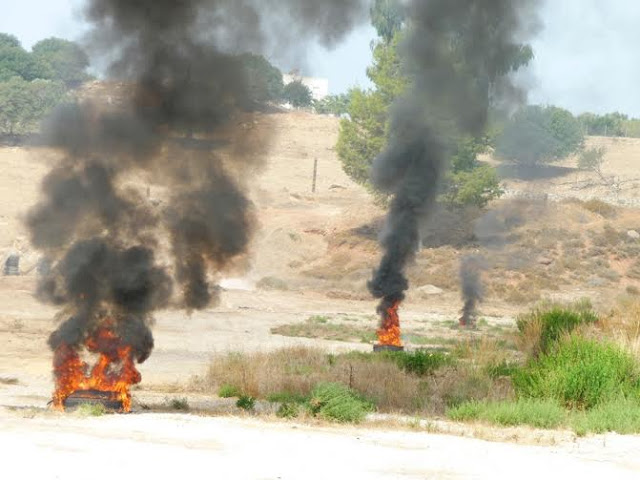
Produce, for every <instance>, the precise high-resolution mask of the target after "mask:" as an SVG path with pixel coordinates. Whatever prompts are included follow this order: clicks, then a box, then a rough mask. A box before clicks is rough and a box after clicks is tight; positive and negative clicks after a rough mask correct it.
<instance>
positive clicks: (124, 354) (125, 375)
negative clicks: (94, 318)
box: [53, 324, 142, 412]
mask: <svg viewBox="0 0 640 480" xmlns="http://www.w3.org/2000/svg"><path fill="white" fill-rule="evenodd" d="M84 346H85V347H86V349H87V350H88V351H89V352H92V353H98V354H99V358H98V361H97V362H96V364H95V365H94V366H93V368H91V371H90V373H89V376H87V375H86V372H87V371H88V370H89V365H88V364H87V363H86V362H84V361H82V359H81V358H80V354H79V352H78V351H77V349H75V348H73V347H71V346H69V345H66V344H62V345H60V347H58V348H57V349H56V351H55V354H54V357H53V371H54V376H55V379H56V389H55V392H54V393H53V406H54V408H57V409H59V410H64V401H65V400H66V399H67V397H69V395H71V394H72V393H74V392H76V391H78V390H98V391H100V392H108V393H111V394H112V399H113V400H116V401H120V402H122V410H123V411H125V412H128V411H130V410H131V394H130V393H129V387H130V386H131V385H133V384H136V383H140V381H141V380H142V377H141V375H140V372H138V370H137V369H136V367H135V361H134V355H133V351H132V348H131V346H129V345H123V344H122V339H121V338H120V337H118V336H117V335H116V334H115V333H114V332H113V330H112V329H111V326H110V325H109V324H108V325H106V326H102V327H100V328H98V329H97V330H96V331H95V332H94V333H93V335H91V336H90V337H89V338H88V339H87V340H86V342H85V344H84Z"/></svg>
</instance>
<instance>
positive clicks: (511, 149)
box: [496, 105, 584, 165]
mask: <svg viewBox="0 0 640 480" xmlns="http://www.w3.org/2000/svg"><path fill="white" fill-rule="evenodd" d="M583 144H584V133H583V131H582V127H581V125H580V122H578V120H577V119H576V118H575V117H574V116H573V115H572V114H571V112H569V111H567V110H564V109H562V108H558V107H553V106H549V107H542V106H533V105H532V106H527V107H524V108H523V109H521V110H519V111H518V112H516V114H515V115H514V116H513V118H512V119H511V120H510V121H509V122H508V123H507V124H506V125H505V128H504V130H503V131H502V133H501V134H500V135H499V136H498V138H497V139H496V153H497V154H498V156H500V157H501V158H504V159H505V160H511V161H513V162H516V163H519V164H522V165H538V164H541V163H548V162H553V161H556V160H560V159H562V158H564V157H566V156H568V155H571V154H573V153H576V152H578V151H580V150H581V148H582V146H583Z"/></svg>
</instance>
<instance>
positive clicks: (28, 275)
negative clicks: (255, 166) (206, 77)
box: [0, 113, 640, 479]
mask: <svg viewBox="0 0 640 480" xmlns="http://www.w3.org/2000/svg"><path fill="white" fill-rule="evenodd" d="M265 121H268V122H271V124H272V125H273V126H274V127H273V128H274V129H275V131H276V133H277V136H276V139H275V141H274V143H273V145H272V146H271V151H270V153H269V155H268V163H267V165H266V167H265V168H264V169H263V170H262V171H261V172H260V173H259V175H258V174H257V175H256V179H255V181H254V182H253V183H252V185H251V192H252V193H251V196H252V198H253V200H254V202H255V204H256V207H257V211H258V217H259V221H260V226H259V230H258V231H257V233H256V236H255V241H254V245H253V246H252V258H251V268H250V269H249V270H248V271H245V272H242V274H241V275H240V274H238V275H237V276H231V277H230V278H225V279H223V281H222V282H221V285H222V286H223V287H224V289H225V290H224V292H223V295H222V302H221V304H220V305H218V306H217V307H215V308H211V309H208V310H205V311H202V312H197V313H194V314H193V315H191V316H188V315H186V314H185V313H184V312H181V311H177V310H171V309H170V310H166V311H162V312H159V313H158V315H157V316H156V325H155V327H154V335H155V345H156V347H155V349H154V351H153V353H152V355H151V357H150V359H149V360H148V361H147V362H146V363H144V364H143V365H141V366H140V371H141V373H142V377H143V382H142V384H141V385H140V387H139V388H137V389H136V390H135V391H134V392H133V393H134V405H139V404H140V403H141V402H142V400H144V402H146V403H149V404H154V402H155V403H156V404H158V405H161V404H162V402H164V401H166V399H167V398H170V397H171V396H172V395H173V394H174V392H175V391H176V386H180V388H183V386H184V385H185V384H187V383H188V382H189V380H190V378H191V377H192V376H195V375H202V374H204V373H205V372H206V369H207V366H208V364H209V362H210V358H211V356H212V355H213V354H215V353H219V352H225V351H232V350H233V351H236V350H240V351H254V350H265V349H275V348H279V347H282V346H286V345H314V346H319V347H321V348H323V349H326V350H328V351H342V350H353V349H362V350H368V349H370V348H371V346H370V345H367V344H364V343H348V342H334V341H326V340H318V339H305V338H294V337H284V336H279V335H273V334H272V333H271V329H272V328H274V327H278V326H280V325H285V324H291V323H296V322H303V321H304V320H305V319H307V318H309V317H310V316H312V315H340V314H346V315H359V316H362V317H363V318H368V316H371V314H372V313H373V312H374V311H375V302H374V301H373V300H371V299H369V298H368V297H367V295H366V292H365V291H364V279H366V274H367V272H368V271H370V270H364V272H359V273H358V272H356V273H358V274H357V275H354V277H353V281H351V280H349V282H350V283H345V281H344V280H343V279H340V278H339V277H340V276H341V271H340V270H339V269H340V268H341V261H340V259H339V258H338V259H337V260H335V259H334V260H332V261H333V262H334V264H335V268H337V269H338V271H337V272H329V273H328V274H327V273H317V272H323V271H324V270H323V269H326V267H327V265H332V263H331V262H328V261H327V258H328V256H329V255H330V254H331V248H332V245H333V243H332V242H334V241H335V238H334V236H335V234H336V233H339V232H341V231H344V230H346V229H349V228H353V227H354V226H359V225H362V224H363V223H366V222H368V221H371V220H373V219H375V218H377V217H378V216H380V215H381V213H382V212H381V210H380V209H379V208H378V207H376V206H375V205H374V203H373V202H372V199H371V198H370V197H369V195H368V194H367V193H366V192H365V191H364V189H362V188H361V187H359V186H357V185H355V184H353V182H351V181H350V180H349V179H348V178H347V177H346V175H345V174H344V173H343V172H342V170H341V168H340V165H339V163H338V161H337V159H336V155H335V151H334V150H333V147H334V145H335V140H336V136H337V132H338V121H337V120H336V119H335V118H331V117H324V116H315V115H310V114H306V113H288V114H278V115H275V116H272V117H270V118H269V119H265ZM624 146H625V147H624V148H631V147H629V146H628V145H627V144H626V143H624ZM634 152H635V153H634ZM638 152H640V144H639V145H638V148H637V149H633V148H632V150H631V153H629V152H627V151H626V150H625V153H624V155H621V156H620V159H619V160H616V159H618V156H615V155H614V153H611V152H610V153H609V155H613V156H612V158H613V159H614V160H612V161H619V162H620V165H622V164H623V163H624V162H623V160H622V159H623V158H625V159H626V158H628V156H629V155H632V154H638ZM54 155H55V152H51V151H48V150H46V149H39V148H35V147H34V148H7V147H5V148H0V165H1V166H2V168H1V172H2V176H0V256H1V257H3V258H4V256H6V255H7V254H8V253H10V252H18V253H20V254H21V270H22V272H23V274H24V275H23V276H20V277H1V276H0V345H1V346H2V348H1V349H0V451H2V452H3V453H4V455H3V460H2V471H3V472H11V473H13V472H15V473H14V476H15V478H86V477H87V476H88V475H89V476H91V477H92V478H112V477H113V475H114V473H113V471H112V470H110V469H106V470H105V469H103V468H97V469H96V468H95V466H96V465H99V464H100V462H103V461H104V460H105V458H109V459H118V460H117V461H118V471H119V472H120V473H121V474H122V473H124V472H126V474H127V475H137V474H140V475H145V476H149V475H159V476H160V478H165V477H168V476H169V475H183V474H184V473H185V472H203V473H204V474H205V475H209V476H213V475H219V474H224V475H225V476H227V477H229V478H250V479H298V478H302V476H304V478H323V479H324V478H327V477H328V476H332V477H336V478H347V477H350V478H371V479H377V478H429V479H431V478H439V479H440V478H441V479H455V478H514V477H516V476H517V477H519V478H540V477H541V476H545V475H546V476H547V477H549V478H558V477H560V476H561V475H562V476H564V475H565V474H566V475H571V477H572V478H573V477H575V478H596V477H598V476H600V477H601V476H604V475H607V476H609V477H610V478H615V479H624V478H638V474H639V473H640V461H638V460H637V458H638V457H637V455H636V452H637V450H638V448H639V447H640V438H639V437H632V436H625V437H621V436H617V435H606V436H597V437H590V438H586V439H575V438H574V436H573V435H571V434H558V435H556V436H554V437H553V438H554V440H552V441H550V440H545V441H544V442H541V443H543V445H531V444H532V443H536V438H538V436H539V435H540V433H538V432H524V433H523V432H520V433H519V434H518V435H517V437H518V438H519V439H523V438H524V440H525V441H524V444H517V443H504V442H495V441H494V442H489V441H486V440H480V439H475V438H463V436H460V435H457V436H452V435H446V434H442V433H430V432H427V431H416V432H412V431H409V429H407V428H405V429H401V430H398V431H393V428H392V427H390V426H387V427H374V426H369V427H363V428H338V427H327V426H322V425H317V426H313V425H306V426H304V425H298V424H293V423H287V422H283V423H278V422H275V421H272V420H269V419H262V420H260V419H257V418H251V417H242V418H236V417H231V416H222V417H215V416H214V417H211V416H202V415H193V414H180V415H177V414H169V413H147V412H144V411H143V410H141V409H139V408H138V409H137V410H136V409H135V408H134V410H135V412H134V413H132V414H130V415H122V416H117V415H108V416H104V417H100V418H81V417H78V416H69V415H62V414H56V413H51V412H50V411H48V410H47V402H48V401H49V399H50V395H51V390H52V378H51V353H50V351H49V350H48V347H47V346H46V340H47V337H48V335H49V333H50V332H51V331H52V330H53V329H54V327H55V324H54V322H53V320H52V319H53V317H54V315H55V313H56V311H55V309H53V308H51V307H47V306H43V305H41V304H39V303H38V302H37V301H36V299H35V298H34V296H33V292H34V290H35V285H36V281H37V278H36V276H35V272H34V267H35V265H36V262H37V259H38V253H37V252H34V251H33V250H32V249H31V247H30V246H29V244H28V239H27V235H26V232H25V230H24V227H23V225H22V219H23V218H24V215H25V213H26V211H27V210H28V208H29V207H30V206H31V205H33V204H34V203H35V202H36V201H37V199H38V185H39V182H40V180H41V179H42V177H43V175H44V174H45V173H46V171H47V165H48V164H49V163H50V162H51V159H52V158H54ZM314 159H317V160H318V181H317V185H316V192H315V193H312V192H311V184H312V173H313V167H314ZM625 161H626V160H625ZM616 165H617V164H616ZM632 167H633V165H632V164H631V163H629V167H628V168H629V170H630V173H629V176H632V175H633V173H632V172H631V170H632V169H633V168H632ZM609 168H613V167H609ZM615 169H618V166H616V167H615ZM618 171H619V169H618ZM357 255H366V256H367V259H368V261H371V259H372V258H373V259H375V258H376V256H377V252H376V251H375V250H373V251H367V252H364V253H363V252H361V251H359V250H356V249H354V250H353V256H357ZM349 260H350V261H352V260H353V259H352V258H351V259H349ZM363 265H364V263H363ZM314 269H315V270H314ZM309 271H313V272H315V273H314V274H313V275H309V274H308V272H309ZM305 272H306V273H305ZM453 275H455V273H453ZM334 277H335V278H334ZM269 278H271V279H274V278H275V279H277V280H278V281H279V282H280V284H284V285H285V286H286V288H284V287H282V286H280V287H278V288H276V289H265V288H258V286H259V284H260V283H261V281H264V279H269ZM336 278H337V279H336ZM334 283H335V285H334ZM345 285H349V286H350V290H349V292H350V293H349V295H345V294H344V293H345V288H346V287H345ZM334 290H336V291H337V293H335V292H334V293H335V294H331V292H333V291H334ZM358 291H361V293H362V294H361V295H360V296H358V295H357V294H354V292H356V293H357V292H358ZM413 299H414V300H415V301H412V302H408V303H407V305H406V307H405V308H404V310H403V312H402V314H403V321H404V322H405V323H404V325H405V326H409V327H411V326H415V325H418V324H422V323H424V322H427V323H428V322H429V321H430V320H438V321H441V320H455V319H456V318H457V315H458V310H459V308H460V304H459V298H458V296H457V294H454V293H449V294H447V293H445V294H442V295H434V296H429V295H427V296H426V297H419V296H414V297H413ZM483 309H484V310H483V313H484V314H485V315H488V316H490V317H491V319H490V322H495V323H500V324H508V325H512V324H513V316H514V314H515V312H516V311H517V309H515V308H513V307H510V306H508V305H485V306H484V307H483ZM366 321H369V323H368V324H367V325H370V327H371V329H372V330H373V329H375V327H376V321H375V319H374V318H373V316H371V320H366ZM180 391H182V390H180ZM200 400H201V401H202V402H204V404H206V402H207V401H209V399H206V398H205V399H200ZM196 401H198V398H197V396H194V397H193V402H196ZM136 402H137V403H136ZM191 402H192V399H191V398H190V403H191ZM438 430H439V431H442V430H443V429H442V428H441V429H438ZM444 430H446V431H448V430H447V429H446V428H444ZM454 430H455V429H454ZM457 432H458V433H460V432H462V433H461V434H464V435H467V436H474V431H473V429H471V430H469V429H459V430H457ZM481 436H485V437H486V435H481ZM553 443H555V445H552V444H553ZM107 451H108V455H107V454H106V453H105V452H107ZM34 459H37V461H34ZM248 459H251V461H247V460H248ZM319 459H320V460H321V461H318V460H319ZM18 472H19V473H18Z"/></svg>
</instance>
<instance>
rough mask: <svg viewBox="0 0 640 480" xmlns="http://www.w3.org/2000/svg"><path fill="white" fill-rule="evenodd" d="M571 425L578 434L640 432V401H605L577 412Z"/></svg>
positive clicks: (626, 433) (625, 433)
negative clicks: (587, 409) (589, 408)
mask: <svg viewBox="0 0 640 480" xmlns="http://www.w3.org/2000/svg"><path fill="white" fill-rule="evenodd" d="M571 426H572V428H573V430H574V431H575V432H576V433H577V434H578V435H586V434H587V433H605V432H616V433H619V434H621V435H628V434H637V433H640V403H638V401H637V400H632V399H618V400H614V401H611V402H607V403H603V404H601V405H598V406H597V407H595V408H593V409H591V410H589V411H587V412H576V413H575V414H574V415H573V417H572V421H571Z"/></svg>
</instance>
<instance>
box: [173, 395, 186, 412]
mask: <svg viewBox="0 0 640 480" xmlns="http://www.w3.org/2000/svg"><path fill="white" fill-rule="evenodd" d="M169 406H170V407H171V409H172V410H183V411H186V410H189V402H187V399H186V398H174V399H172V400H171V402H169Z"/></svg>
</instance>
